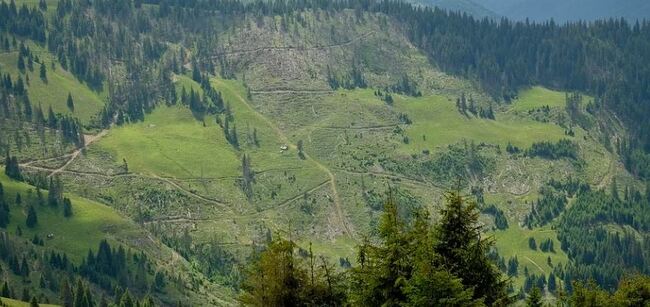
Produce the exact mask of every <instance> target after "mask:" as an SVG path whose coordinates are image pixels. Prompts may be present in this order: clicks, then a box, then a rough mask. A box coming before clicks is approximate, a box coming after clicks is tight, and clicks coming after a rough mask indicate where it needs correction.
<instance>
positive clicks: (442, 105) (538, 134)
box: [395, 96, 564, 152]
mask: <svg viewBox="0 0 650 307" xmlns="http://www.w3.org/2000/svg"><path fill="white" fill-rule="evenodd" d="M395 105H396V109H397V110H399V111H401V112H405V113H407V114H409V117H410V118H411V119H412V120H413V124H412V125H411V126H410V127H409V128H408V129H407V133H408V136H409V138H410V140H411V142H410V144H409V145H408V146H405V147H406V148H408V149H411V150H413V149H415V150H416V151H417V152H419V151H421V150H423V149H430V150H431V149H434V148H436V147H439V146H444V145H446V144H450V143H454V142H457V141H458V140H461V139H468V140H473V141H475V142H485V143H489V144H498V145H501V146H502V147H505V145H506V144H507V143H508V142H511V143H512V144H514V145H516V146H519V147H522V148H526V147H528V146H530V145H531V144H532V143H533V142H539V141H544V140H549V141H557V140H559V139H560V138H562V137H564V130H563V129H562V128H560V127H559V126H557V125H554V124H547V123H540V122H536V121H533V120H529V119H525V118H518V117H511V116H507V115H502V114H500V113H497V120H488V119H479V118H475V117H473V116H471V117H466V116H464V115H462V114H460V113H459V112H458V111H457V109H456V105H455V102H454V101H453V99H447V98H446V97H442V96H430V97H422V98H410V97H401V96H400V97H398V98H397V99H396V103H395ZM423 135H424V136H426V140H424V139H423V137H422V136H423Z"/></svg>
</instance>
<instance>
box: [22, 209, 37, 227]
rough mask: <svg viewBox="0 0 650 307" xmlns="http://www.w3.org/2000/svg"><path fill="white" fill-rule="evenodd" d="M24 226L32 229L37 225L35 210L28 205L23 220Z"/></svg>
mask: <svg viewBox="0 0 650 307" xmlns="http://www.w3.org/2000/svg"><path fill="white" fill-rule="evenodd" d="M25 224H26V225H27V227H28V228H34V227H36V225H37V224H38V216H37V215H36V209H34V206H32V205H29V208H27V219H26V220H25Z"/></svg>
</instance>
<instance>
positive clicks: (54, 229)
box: [0, 172, 144, 262]
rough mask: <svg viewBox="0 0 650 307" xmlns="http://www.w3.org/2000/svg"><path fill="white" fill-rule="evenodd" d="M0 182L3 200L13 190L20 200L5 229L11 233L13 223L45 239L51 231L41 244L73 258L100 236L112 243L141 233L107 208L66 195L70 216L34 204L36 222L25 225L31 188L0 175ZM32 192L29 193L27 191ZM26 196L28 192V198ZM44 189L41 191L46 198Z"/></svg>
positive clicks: (11, 195) (82, 254) (25, 233)
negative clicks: (71, 212) (70, 209)
mask: <svg viewBox="0 0 650 307" xmlns="http://www.w3.org/2000/svg"><path fill="white" fill-rule="evenodd" d="M0 182H2V185H3V186H4V188H5V195H6V198H7V199H10V200H13V199H15V195H16V193H20V194H21V196H22V199H23V202H22V203H23V206H22V207H16V206H14V205H12V206H11V221H10V224H9V226H8V227H7V229H8V231H9V232H10V233H12V234H15V231H16V228H17V226H20V227H21V229H22V231H23V236H24V237H26V238H32V237H34V235H35V234H38V236H39V237H41V238H45V237H46V236H47V235H48V234H50V233H52V234H54V239H52V240H46V243H45V245H46V246H50V247H52V248H54V249H57V250H60V251H64V252H66V253H67V254H68V257H70V258H71V259H73V260H74V261H77V262H78V261H81V259H83V258H84V257H85V256H86V255H87V253H88V250H89V249H93V250H94V249H96V248H97V246H98V245H99V242H100V241H101V240H102V239H105V238H108V239H111V240H112V241H113V242H115V241H116V240H124V238H132V237H137V236H143V235H144V234H143V233H142V231H140V230H138V227H137V225H135V224H134V223H133V222H129V221H128V220H126V219H124V218H123V217H121V216H119V215H118V214H117V213H116V212H115V211H113V210H112V209H111V208H109V207H107V206H105V205H102V204H99V203H97V202H94V201H90V200H87V199H84V198H80V197H77V196H74V195H69V194H67V195H66V197H69V198H70V200H71V201H72V207H73V212H74V215H73V216H72V217H71V218H68V219H66V218H64V217H63V211H62V209H61V208H51V207H49V206H47V205H46V206H43V207H39V206H38V205H35V208H36V210H37V216H38V225H37V226H36V227H35V228H33V229H30V228H27V227H26V226H25V218H26V212H27V210H26V208H27V207H26V204H27V203H30V202H35V197H36V193H35V189H34V188H33V187H32V186H30V185H28V184H25V183H22V182H17V181H14V180H10V179H9V178H7V177H6V176H5V175H4V172H3V173H2V174H0ZM30 190H31V191H32V192H31V194H30V192H29V191H30ZM28 195H31V196H32V197H31V198H30V197H29V196H28ZM46 195H47V191H44V196H45V197H46Z"/></svg>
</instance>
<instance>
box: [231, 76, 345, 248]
mask: <svg viewBox="0 0 650 307" xmlns="http://www.w3.org/2000/svg"><path fill="white" fill-rule="evenodd" d="M224 86H228V85H225V84H224ZM232 92H233V94H234V95H235V97H237V99H239V101H240V102H241V103H242V104H243V105H244V106H245V107H246V108H247V109H248V110H249V111H250V112H252V113H253V114H255V115H256V116H257V117H258V118H259V119H260V120H262V121H263V122H264V123H266V124H267V125H268V126H269V127H270V128H271V129H272V130H273V131H274V132H275V134H276V135H277V136H278V137H279V138H280V140H281V141H282V142H283V143H285V144H287V146H288V147H290V148H291V149H296V148H297V146H296V145H295V144H293V143H292V142H291V141H290V140H289V138H288V137H287V136H286V135H284V132H282V130H280V128H278V127H276V126H275V125H274V124H273V122H271V121H270V120H269V119H268V118H266V116H264V115H262V114H260V113H259V112H257V110H255V108H253V106H251V105H250V104H249V103H248V102H247V101H246V99H244V98H243V97H242V96H241V95H239V93H237V91H235V90H232ZM304 154H305V160H307V161H310V162H312V163H314V165H316V167H317V168H319V169H321V170H322V171H323V172H325V173H326V174H327V176H328V177H329V178H330V180H329V181H330V183H331V186H332V198H333V201H334V206H335V209H336V215H337V216H338V218H339V222H340V223H341V226H343V229H344V231H345V233H346V234H347V235H348V236H349V237H350V238H353V239H354V235H353V233H352V231H351V229H350V226H348V223H347V221H346V218H345V216H344V215H343V210H342V209H341V200H340V198H339V192H338V189H337V188H336V177H335V176H334V173H332V171H331V170H330V169H329V168H327V167H326V166H325V165H323V164H321V163H320V162H318V161H316V160H315V159H313V158H312V157H311V156H310V155H309V154H307V153H306V152H305V153H304Z"/></svg>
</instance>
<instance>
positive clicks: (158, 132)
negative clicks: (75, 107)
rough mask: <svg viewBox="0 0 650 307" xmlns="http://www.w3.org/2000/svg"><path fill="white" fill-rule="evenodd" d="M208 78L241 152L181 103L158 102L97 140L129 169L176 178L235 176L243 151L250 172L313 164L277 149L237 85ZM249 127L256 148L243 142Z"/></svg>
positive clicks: (188, 83)
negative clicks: (227, 110)
mask: <svg viewBox="0 0 650 307" xmlns="http://www.w3.org/2000/svg"><path fill="white" fill-rule="evenodd" d="M177 82H178V83H180V84H184V85H185V86H186V89H188V88H189V87H190V86H193V87H194V88H195V89H198V84H196V83H195V82H194V81H192V80H191V79H189V78H187V77H184V76H177ZM213 82H214V84H215V85H216V86H217V88H218V89H219V90H220V91H222V94H223V96H224V99H225V100H226V101H227V102H229V103H230V106H231V109H232V112H233V114H234V118H235V123H234V126H236V127H237V131H238V137H239V141H240V144H241V146H240V147H241V151H239V152H238V151H237V150H235V149H234V148H233V147H232V146H231V145H230V144H229V143H228V142H227V141H226V139H225V136H224V133H223V129H221V127H219V125H217V124H216V121H215V118H214V116H206V117H205V118H204V120H203V122H201V121H199V120H197V119H196V118H195V117H194V116H193V115H192V113H191V112H190V111H189V109H188V108H187V107H185V106H182V105H177V106H171V107H168V106H159V107H157V108H156V109H155V110H154V111H153V112H152V113H151V114H147V116H146V117H145V120H144V121H143V122H139V123H135V124H129V125H124V126H122V127H117V128H114V129H113V130H111V132H110V133H109V134H108V135H107V136H106V137H105V138H103V139H102V140H101V141H100V142H98V144H97V145H98V146H99V147H100V148H102V149H104V150H107V151H109V152H111V153H112V154H113V156H114V157H115V159H116V160H117V161H120V162H121V161H122V159H126V160H127V163H128V165H129V170H130V171H131V172H135V173H147V174H155V175H159V176H170V177H176V178H179V179H180V178H197V177H224V176H238V175H240V174H241V170H240V168H241V161H240V154H241V153H243V152H246V153H248V154H250V155H251V157H252V166H253V169H254V170H256V171H261V170H268V169H280V168H283V167H285V168H286V167H292V168H295V167H304V166H308V167H313V166H312V165H309V164H308V162H305V161H303V160H300V159H299V158H298V157H297V154H295V153H282V152H280V150H279V148H280V146H281V145H282V144H284V143H285V142H284V141H283V140H282V139H280V137H279V136H278V134H277V133H276V131H275V130H274V129H273V128H271V126H270V125H271V124H270V123H268V122H266V121H264V119H263V118H262V117H261V116H260V115H259V114H257V113H255V112H254V111H253V110H251V109H249V108H248V107H247V105H246V104H245V101H244V100H243V99H245V98H243V97H242V95H243V93H244V90H243V88H242V87H241V85H239V84H238V83H236V82H233V81H224V80H218V79H215V80H214V81H213ZM253 129H256V130H257V135H258V139H259V140H260V147H259V148H257V147H255V146H252V145H248V144H246V138H247V134H248V133H249V132H250V133H252V131H253Z"/></svg>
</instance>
